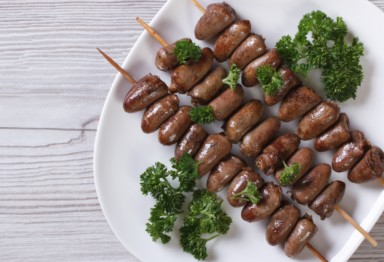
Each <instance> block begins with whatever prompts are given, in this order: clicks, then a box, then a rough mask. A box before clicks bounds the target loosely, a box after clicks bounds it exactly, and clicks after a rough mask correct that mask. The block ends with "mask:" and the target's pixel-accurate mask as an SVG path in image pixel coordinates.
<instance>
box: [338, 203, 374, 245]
mask: <svg viewBox="0 0 384 262" xmlns="http://www.w3.org/2000/svg"><path fill="white" fill-rule="evenodd" d="M335 209H336V210H337V212H339V214H340V215H341V216H342V217H343V218H344V219H345V220H347V221H348V222H349V223H350V224H351V225H353V226H354V227H355V228H356V229H357V230H358V231H359V232H360V233H361V234H362V235H363V236H364V237H365V238H366V239H367V240H368V241H369V242H370V243H371V245H372V246H374V247H377V241H376V240H375V239H374V238H373V237H371V235H369V234H368V233H367V231H365V230H364V229H363V228H362V227H361V226H360V225H359V224H358V223H357V222H356V221H355V220H354V219H353V218H352V217H351V216H350V215H348V213H347V212H345V211H344V209H342V208H341V207H340V206H339V205H336V206H335Z"/></svg>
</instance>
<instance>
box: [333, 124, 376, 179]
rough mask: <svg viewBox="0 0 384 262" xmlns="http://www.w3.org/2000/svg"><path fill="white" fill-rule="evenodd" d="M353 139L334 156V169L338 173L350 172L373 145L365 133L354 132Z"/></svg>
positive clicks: (352, 133)
mask: <svg viewBox="0 0 384 262" xmlns="http://www.w3.org/2000/svg"><path fill="white" fill-rule="evenodd" d="M351 137H352V141H351V142H347V143H345V144H343V145H342V146H341V147H339V149H338V150H337V151H336V153H335V154H334V155H333V159H332V169H333V170H335V171H336V172H344V171H348V170H350V169H351V168H352V167H353V166H354V165H355V164H356V163H357V162H358V161H359V160H360V159H361V158H363V156H364V153H365V152H366V151H367V150H368V149H369V148H371V143H370V142H369V141H368V140H367V139H366V138H365V136H364V134H363V132H361V131H358V130H353V131H352V132H351Z"/></svg>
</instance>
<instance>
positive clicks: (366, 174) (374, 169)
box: [348, 146, 384, 183]
mask: <svg viewBox="0 0 384 262" xmlns="http://www.w3.org/2000/svg"><path fill="white" fill-rule="evenodd" d="M383 171H384V153H383V150H381V149H380V148H378V147H376V146H373V147H372V148H371V149H369V150H368V151H367V153H365V155H364V157H363V159H361V160H360V161H359V163H357V164H356V165H355V166H354V167H353V168H352V170H351V171H349V173H348V179H349V181H351V182H353V183H363V182H366V181H368V180H370V179H373V178H375V177H381V175H382V174H383Z"/></svg>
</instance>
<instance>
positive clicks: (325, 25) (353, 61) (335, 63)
mask: <svg viewBox="0 0 384 262" xmlns="http://www.w3.org/2000/svg"><path fill="white" fill-rule="evenodd" d="M347 35H348V30H347V26H346V24H345V22H344V20H343V19H342V18H341V17H337V18H336V20H333V19H332V18H330V17H328V16H327V15H326V14H325V13H323V12H321V11H313V12H311V13H308V14H306V15H304V16H303V18H302V19H301V21H300V22H299V25H298V32H297V33H296V35H295V37H294V38H292V37H291V36H289V35H286V36H283V37H282V38H281V39H280V40H279V41H278V42H277V43H276V48H277V50H278V52H279V54H280V55H281V56H282V57H283V59H284V61H285V62H286V63H287V64H288V66H289V67H290V68H291V69H292V70H293V71H295V72H296V73H298V74H300V75H302V76H306V75H307V74H308V72H309V71H311V70H313V69H321V71H322V75H321V80H322V82H323V83H324V91H325V95H326V96H327V98H329V99H331V100H334V101H339V102H344V101H346V100H348V99H350V98H353V99H355V98H356V92H357V88H358V86H360V85H361V82H362V80H363V71H362V66H361V64H360V57H361V56H362V55H363V53H364V47H363V44H362V43H361V42H360V41H359V39H358V38H357V37H353V38H352V41H347V38H348V37H347Z"/></svg>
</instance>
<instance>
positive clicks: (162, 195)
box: [140, 154, 200, 244]
mask: <svg viewBox="0 0 384 262" xmlns="http://www.w3.org/2000/svg"><path fill="white" fill-rule="evenodd" d="M171 163H172V168H173V170H168V169H167V167H166V166H165V165H164V164H162V163H159V162H156V163H155V165H153V166H151V167H148V168H147V170H146V171H145V172H144V173H143V174H141V176H140V185H141V192H142V193H143V194H144V195H148V194H150V195H151V196H152V197H153V198H154V199H156V201H157V202H156V204H155V206H154V207H153V208H152V209H151V214H150V218H149V219H148V223H147V224H146V226H147V228H146V231H147V232H148V233H149V235H150V236H151V237H152V240H153V241H157V240H158V239H160V241H161V242H162V243H163V244H165V243H168V242H169V240H170V239H171V238H170V236H169V235H167V234H166V233H169V232H171V231H172V230H173V227H174V224H175V221H176V217H177V214H179V213H181V211H182V206H183V204H184V201H185V196H184V192H191V191H193V189H194V187H195V184H196V179H197V178H198V177H200V176H199V174H198V172H197V166H198V164H197V163H196V162H195V161H194V160H193V158H192V156H191V155H190V154H184V155H183V156H182V157H181V158H180V159H179V160H176V159H174V158H172V159H171ZM173 180H178V182H179V186H178V187H174V186H172V184H171V182H172V181H173Z"/></svg>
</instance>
